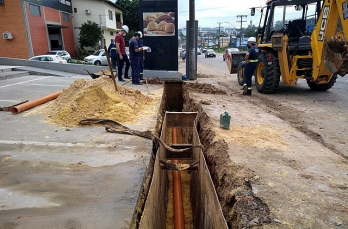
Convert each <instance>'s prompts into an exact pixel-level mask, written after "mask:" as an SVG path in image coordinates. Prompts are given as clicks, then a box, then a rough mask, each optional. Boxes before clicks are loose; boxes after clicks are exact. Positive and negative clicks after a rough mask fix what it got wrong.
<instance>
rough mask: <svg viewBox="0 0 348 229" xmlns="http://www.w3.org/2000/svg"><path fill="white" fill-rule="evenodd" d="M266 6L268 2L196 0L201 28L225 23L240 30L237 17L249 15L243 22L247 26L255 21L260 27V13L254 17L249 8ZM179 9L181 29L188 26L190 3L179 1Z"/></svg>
mask: <svg viewBox="0 0 348 229" xmlns="http://www.w3.org/2000/svg"><path fill="white" fill-rule="evenodd" d="M265 4H266V0H233V1H226V0H195V8H196V20H198V26H199V27H218V26H219V25H218V22H223V24H221V26H224V27H232V26H231V24H232V25H234V26H236V27H237V28H239V27H240V23H237V21H240V18H237V15H248V17H247V18H246V19H245V18H243V20H244V21H247V24H249V23H250V20H253V24H256V25H258V21H259V18H260V13H258V12H256V15H255V16H253V17H252V16H250V9H249V8H251V7H256V6H264V5H265ZM178 8H179V9H178V12H179V28H183V27H185V26H186V20H188V19H189V12H188V11H189V1H188V0H178ZM225 22H229V23H231V24H228V23H225ZM244 24H245V25H246V23H244ZM244 24H243V27H244Z"/></svg>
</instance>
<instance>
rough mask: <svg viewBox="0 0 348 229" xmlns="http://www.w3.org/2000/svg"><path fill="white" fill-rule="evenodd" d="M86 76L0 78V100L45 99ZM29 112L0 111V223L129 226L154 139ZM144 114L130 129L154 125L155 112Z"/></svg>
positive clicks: (6, 103) (2, 102) (5, 103)
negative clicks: (69, 124)
mask: <svg viewBox="0 0 348 229" xmlns="http://www.w3.org/2000/svg"><path fill="white" fill-rule="evenodd" d="M81 78H82V79H88V80H90V77H89V76H74V77H57V76H39V75H28V76H22V77H18V78H13V79H7V80H0V106H9V105H11V104H15V103H18V102H21V101H23V100H27V99H28V100H33V99H37V98H40V97H42V96H45V95H48V94H51V93H54V92H57V91H60V90H62V89H66V88H68V87H69V86H70V84H71V83H72V82H73V81H74V80H77V79H81ZM153 87H154V86H151V87H150V90H152V89H154V88H153ZM139 90H144V92H143V93H147V91H146V87H142V88H139ZM31 111H32V110H31ZM28 112H29V111H26V112H23V113H20V114H18V115H12V114H11V113H10V112H0V126H1V129H0V198H1V200H2V201H1V204H0V215H1V216H0V228H128V227H129V223H130V221H131V219H132V215H133V211H134V208H135V204H136V201H137V197H138V193H139V190H140V186H141V184H142V179H143V176H144V173H145V170H146V167H147V164H148V161H149V155H150V154H151V151H152V141H150V140H147V139H142V138H139V137H136V136H130V135H118V134H110V133H107V132H106V131H105V129H104V128H103V127H100V126H99V127H98V126H94V127H83V128H82V127H76V128H66V127H63V126H57V125H53V124H50V123H48V122H47V120H45V119H44V117H43V116H41V115H28ZM143 118H144V119H145V118H146V120H147V121H146V122H144V124H129V128H133V129H138V130H139V128H140V130H143V129H152V128H154V126H155V124H156V117H155V116H153V117H143Z"/></svg>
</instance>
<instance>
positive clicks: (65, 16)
mask: <svg viewBox="0 0 348 229" xmlns="http://www.w3.org/2000/svg"><path fill="white" fill-rule="evenodd" d="M63 21H65V22H70V15H69V14H67V13H63Z"/></svg>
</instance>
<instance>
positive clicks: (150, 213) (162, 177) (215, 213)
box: [139, 112, 228, 229]
mask: <svg viewBox="0 0 348 229" xmlns="http://www.w3.org/2000/svg"><path fill="white" fill-rule="evenodd" d="M179 120H185V121H182V122H180V121H179ZM197 120H198V113H197V112H166V114H165V117H164V122H163V125H162V131H161V139H166V137H167V136H166V134H167V131H166V129H167V128H172V127H177V126H180V127H185V128H187V127H189V126H190V127H192V128H193V129H194V131H192V133H193V136H192V139H193V142H192V143H188V144H192V145H194V146H195V145H200V140H199V135H198V132H197V122H198V121H197ZM192 157H193V159H194V160H195V161H197V160H199V165H198V170H192V171H191V187H194V188H191V189H190V190H191V204H192V211H193V225H194V228H203V229H210V228H219V229H220V228H221V229H227V228H228V227H227V223H226V220H225V218H224V216H223V213H222V209H221V206H220V203H219V200H218V197H217V194H216V191H215V188H214V184H213V182H212V179H211V177H210V172H209V170H208V167H207V165H206V162H205V159H204V155H203V152H202V149H201V148H194V149H193V153H192ZM159 159H162V160H166V149H165V148H164V147H163V146H162V145H160V147H159V149H158V151H157V154H156V161H155V168H154V173H153V177H152V181H151V185H150V189H149V193H148V196H147V200H146V203H145V208H144V212H143V215H142V217H141V220H140V224H139V228H141V229H149V228H151V229H152V228H153V229H157V228H158V229H162V228H166V213H167V202H168V182H169V179H168V173H167V170H165V169H161V166H160V162H159V161H160V160H159Z"/></svg>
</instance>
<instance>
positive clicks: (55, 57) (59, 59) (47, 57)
mask: <svg viewBox="0 0 348 229" xmlns="http://www.w3.org/2000/svg"><path fill="white" fill-rule="evenodd" d="M29 60H36V61H47V62H51V63H61V64H66V63H67V62H66V60H64V59H63V58H62V57H60V56H58V55H41V56H34V57H32V58H30V59H29Z"/></svg>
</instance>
